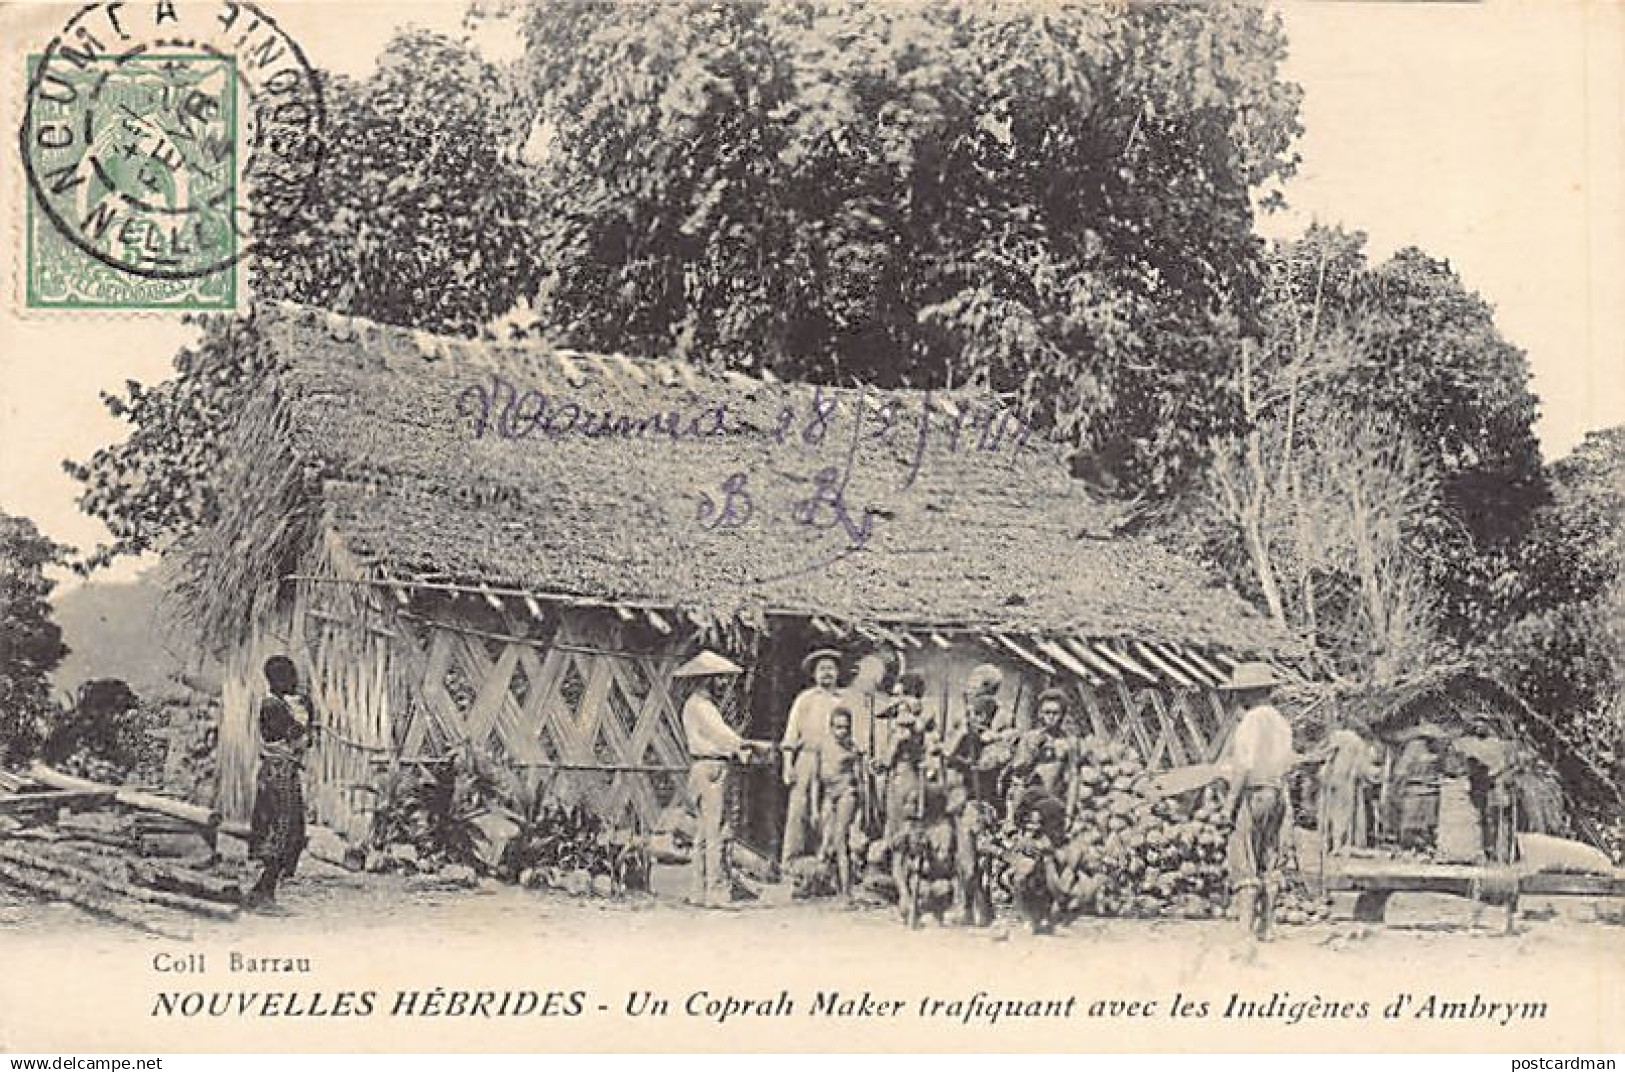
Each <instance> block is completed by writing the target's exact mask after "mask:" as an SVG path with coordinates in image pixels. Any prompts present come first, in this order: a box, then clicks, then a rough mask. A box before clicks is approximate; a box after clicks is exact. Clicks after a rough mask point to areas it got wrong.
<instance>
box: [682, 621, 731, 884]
mask: <svg viewBox="0 0 1625 1072" xmlns="http://www.w3.org/2000/svg"><path fill="white" fill-rule="evenodd" d="M742 673H744V670H743V668H741V667H740V666H739V665H738V664H737V663H735V662H733V661H732V660H731V659H728V658H726V657H724V656H722V655H718V654H717V653H716V652H714V651H702V652H700V653H699V654H698V655H696V656H694V658H692V659H690V660H689V661H688V662H686V663H684V664H683V665H682V666H680V667H678V668H677V670H676V671H674V672H673V673H672V677H673V678H676V679H686V680H691V681H693V682H694V683H695V687H694V689H693V691H692V692H691V693H690V694H689V697H688V699H687V700H685V701H684V702H683V735H684V737H686V738H687V740H688V754H689V755H690V757H692V759H693V764H692V765H691V766H690V767H689V770H688V793H689V797H690V799H691V800H693V802H694V809H695V811H696V812H697V813H698V816H699V821H698V823H697V825H696V828H695V833H694V851H693V857H692V860H691V862H690V865H689V866H690V869H691V873H692V876H693V881H692V883H691V887H690V891H689V898H688V899H689V901H690V902H691V903H693V904H698V905H707V906H712V907H714V906H718V905H724V904H728V903H730V902H732V900H733V876H732V875H731V874H729V872H728V843H729V842H730V841H731V840H732V830H731V829H730V827H729V822H728V778H729V772H730V769H731V767H730V764H731V763H732V762H734V761H744V760H746V759H748V758H749V751H750V749H749V746H748V745H747V744H746V742H745V740H744V738H742V737H740V736H739V734H738V733H737V732H735V731H734V728H733V727H732V726H730V725H728V723H727V721H726V720H724V719H723V717H722V710H721V708H720V707H719V706H718V703H719V701H720V700H721V699H722V697H723V696H724V695H726V693H727V689H728V687H729V686H730V684H731V683H732V682H733V681H734V680H735V679H737V677H738V676H739V675H740V674H742Z"/></svg>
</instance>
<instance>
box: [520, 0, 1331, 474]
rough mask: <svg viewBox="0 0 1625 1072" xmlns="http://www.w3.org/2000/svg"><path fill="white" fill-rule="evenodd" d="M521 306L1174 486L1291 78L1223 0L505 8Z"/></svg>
mask: <svg viewBox="0 0 1625 1072" xmlns="http://www.w3.org/2000/svg"><path fill="white" fill-rule="evenodd" d="M526 32H527V36H528V41H529V53H528V59H527V67H528V74H529V88H530V89H531V91H532V92H533V94H534V96H535V98H536V100H537V101H538V103H539V107H540V109H541V127H540V131H541V136H540V137H539V139H538V140H540V141H541V142H543V145H542V147H541V150H540V152H539V153H538V157H539V159H538V163H539V167H540V173H541V175H540V177H541V182H542V186H543V189H544V191H545V193H546V196H547V199H548V201H549V203H550V205H551V214H550V217H549V220H548V225H547V227H546V229H545V232H544V237H545V240H546V242H547V243H548V245H547V250H546V257H545V261H546V263H547V266H548V270H547V275H546V278H545V285H544V287H543V290H542V293H541V296H540V298H541V300H540V302H539V303H538V306H537V312H538V315H539V316H540V318H541V322H542V323H543V324H545V325H547V327H548V329H549V330H551V331H553V332H555V333H556V334H557V335H558V336H559V337H560V338H562V339H563V340H564V341H567V342H570V343H572V344H575V345H579V346H582V347H591V348H599V349H607V350H623V351H627V352H641V353H656V354H676V355H681V356H685V357H688V358H691V359H694V360H698V361H705V362H715V363H720V364H724V365H727V366H729V367H733V368H738V369H741V370H745V371H756V370H760V369H764V368H765V369H769V370H771V371H773V372H775V373H777V374H778V375H780V376H783V377H788V378H795V379H805V380H815V381H826V382H828V381H862V382H870V383H879V384H885V385H910V386H916V387H935V386H941V385H944V384H948V383H965V382H974V383H987V384H991V385H992V386H993V387H995V388H997V389H999V390H1002V391H1013V392H1019V393H1020V395H1021V396H1022V397H1023V398H1024V399H1025V400H1026V402H1027V404H1028V405H1029V407H1030V408H1031V411H1032V412H1033V414H1034V415H1035V416H1036V418H1037V419H1038V421H1039V423H1040V424H1042V425H1053V426H1054V427H1055V428H1057V429H1058V430H1059V431H1060V433H1061V434H1063V435H1064V436H1066V437H1068V438H1070V439H1071V440H1072V441H1073V442H1075V443H1077V444H1079V445H1084V446H1089V447H1110V448H1111V450H1112V456H1113V457H1114V458H1116V459H1118V460H1119V461H1120V463H1121V464H1120V465H1118V466H1117V467H1116V469H1117V470H1118V474H1117V475H1120V476H1127V477H1129V478H1131V479H1132V480H1133V481H1134V482H1135V486H1136V487H1137V488H1141V489H1145V490H1150V491H1158V492H1160V491H1166V490H1168V489H1170V488H1173V487H1175V486H1177V484H1178V483H1179V479H1180V477H1181V476H1182V475H1184V474H1186V473H1188V471H1189V470H1190V468H1191V467H1192V466H1193V465H1194V464H1195V463H1196V461H1197V459H1199V457H1200V456H1201V454H1202V450H1203V444H1204V443H1205V440H1206V438H1207V436H1208V435H1210V434H1211V433H1212V432H1213V431H1214V430H1216V429H1218V428H1222V427H1224V426H1225V425H1226V424H1227V423H1228V422H1229V421H1230V419H1231V417H1232V407H1231V405H1230V401H1229V398H1228V395H1227V392H1226V391H1225V389H1224V387H1225V385H1226V384H1227V383H1228V379H1229V369H1230V365H1231V362H1232V353H1233V347H1232V346H1231V345H1229V344H1230V342H1231V338H1232V336H1233V334H1234V331H1235V327H1236V323H1237V320H1236V318H1237V317H1238V316H1239V317H1242V318H1245V317H1246V316H1248V315H1249V310H1250V302H1251V298H1252V296H1253V294H1254V291H1255V289H1256V279H1257V275H1258V254H1259V252H1260V247H1259V244H1258V243H1257V241H1256V240H1255V239H1254V238H1253V236H1252V223H1253V213H1252V208H1251V204H1250V200H1249V195H1250V193H1251V192H1252V191H1254V190H1256V189H1258V188H1260V187H1261V186H1262V185H1263V184H1265V183H1266V182H1267V181H1268V180H1270V179H1273V178H1279V177H1282V176H1284V175H1286V174H1288V173H1289V172H1290V170H1291V167H1292V163H1293V158H1292V156H1291V152H1290V146H1291V140H1292V138H1293V136H1294V135H1295V133H1296V132H1297V107H1298V99H1299V93H1298V90H1297V88H1296V87H1295V86H1292V85H1290V84H1288V83H1286V82H1284V81H1283V80H1282V79H1281V78H1280V77H1279V70H1278V68H1279V63H1280V60H1281V57H1282V55H1283V50H1284V41H1283V38H1282V35H1281V32H1280V28H1279V24H1278V21H1277V20H1275V19H1274V18H1273V17H1270V16H1267V15H1266V14H1264V13H1263V12H1262V10H1261V9H1260V8H1259V7H1258V6H1257V5H1254V4H1249V3H1230V2H1225V3H1215V4H1203V5H1186V4H1136V5H1132V6H1116V5H1100V4H1078V5H1067V6H1058V7H1050V6H1045V7H1033V6H1026V5H1018V6H1013V7H1007V8H999V7H992V6H989V5H984V4H968V3H946V4H935V5H929V6H926V5H869V4H864V5H859V4H846V3H816V4H796V5H790V4H773V5H754V4H732V5H713V4H703V5H702V4H662V3H642V4H617V5H605V4H597V3H591V2H581V3H561V4H545V5H544V4H537V5H534V6H533V7H532V8H530V12H529V16H528V19H527V21H526Z"/></svg>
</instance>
